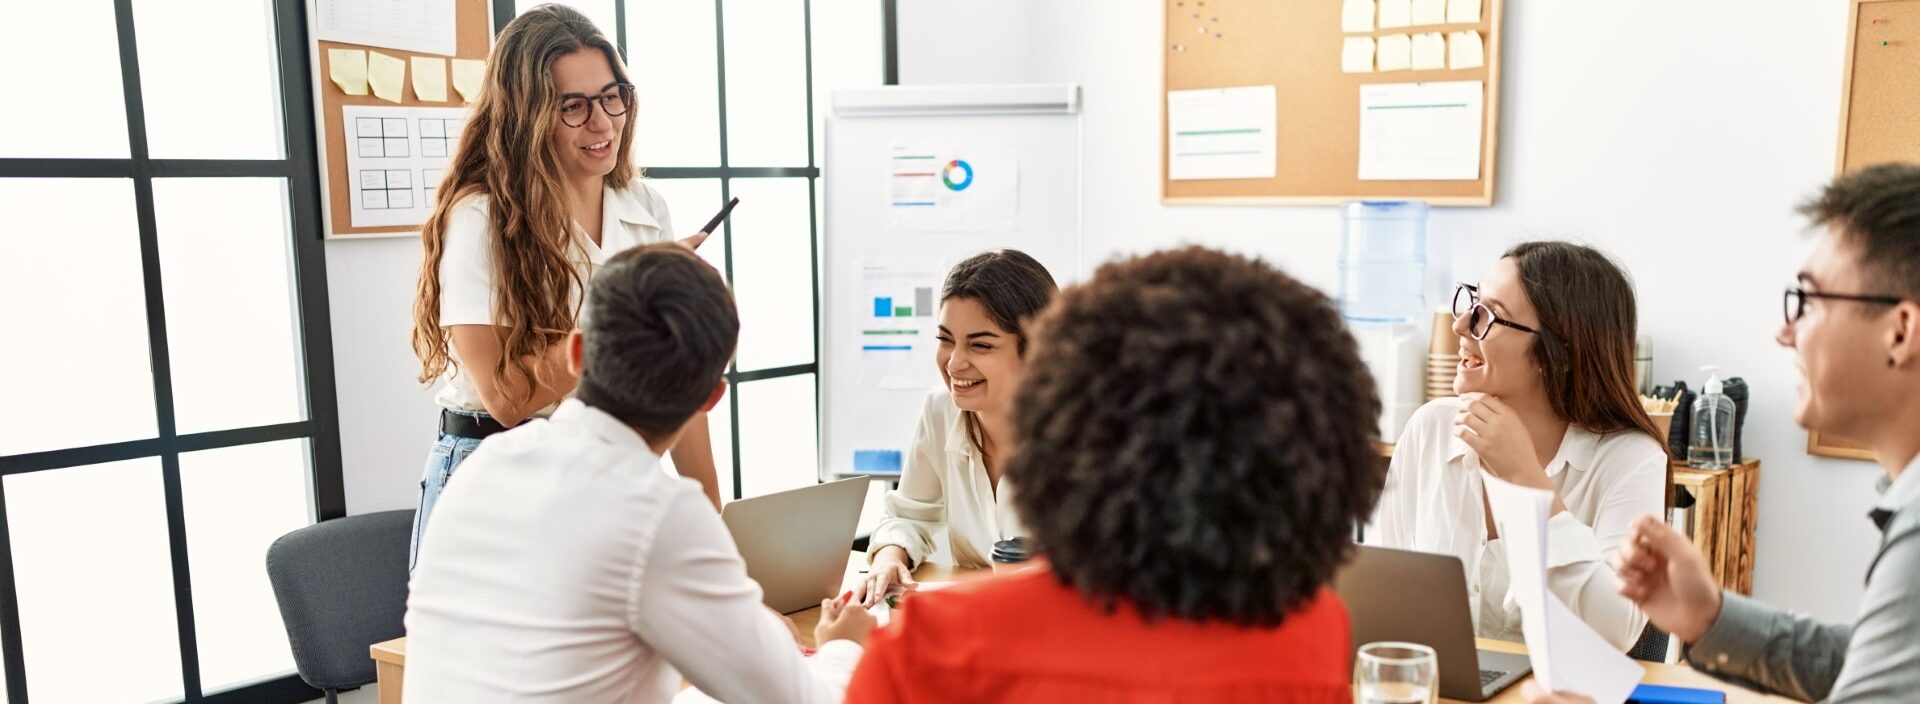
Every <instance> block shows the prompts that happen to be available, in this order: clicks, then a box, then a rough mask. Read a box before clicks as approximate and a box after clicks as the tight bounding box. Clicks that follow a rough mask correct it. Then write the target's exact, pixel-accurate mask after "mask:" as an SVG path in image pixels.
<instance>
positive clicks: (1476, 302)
mask: <svg viewBox="0 0 1920 704" xmlns="http://www.w3.org/2000/svg"><path fill="white" fill-rule="evenodd" d="M1462 316H1465V317H1466V318H1467V333H1468V334H1470V335H1473V339H1475V340H1485V339H1487V333H1489V332H1493V326H1495V325H1505V326H1507V327H1510V328H1513V329H1515V330H1519V331H1520V332H1524V333H1528V334H1531V335H1538V334H1540V331H1538V330H1535V329H1533V328H1530V327H1527V326H1525V325H1521V324H1519V323H1516V322H1513V321H1511V320H1501V319H1500V316H1498V315H1494V314H1493V309H1492V308H1488V307H1486V306H1485V305H1482V304H1481V303H1480V287H1479V286H1475V285H1473V284H1454V286H1453V317H1454V319H1456V320H1457V319H1459V318H1461V317H1462Z"/></svg>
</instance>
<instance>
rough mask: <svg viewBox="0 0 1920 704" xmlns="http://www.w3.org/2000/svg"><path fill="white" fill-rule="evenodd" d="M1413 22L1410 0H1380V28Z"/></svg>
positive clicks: (1401, 25)
mask: <svg viewBox="0 0 1920 704" xmlns="http://www.w3.org/2000/svg"><path fill="white" fill-rule="evenodd" d="M1410 24H1413V3H1412V2H1411V0H1380V28H1381V29H1393V28H1395V27H1405V26H1407V25H1410Z"/></svg>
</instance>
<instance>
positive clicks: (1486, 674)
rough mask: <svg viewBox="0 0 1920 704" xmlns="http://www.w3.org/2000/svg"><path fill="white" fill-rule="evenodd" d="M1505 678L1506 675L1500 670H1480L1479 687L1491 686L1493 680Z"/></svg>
mask: <svg viewBox="0 0 1920 704" xmlns="http://www.w3.org/2000/svg"><path fill="white" fill-rule="evenodd" d="M1506 676H1507V673H1505V672H1503V671H1500V670H1481V671H1480V686H1482V687H1485V686H1487V685H1490V684H1493V681H1494V680H1497V679H1500V678H1502V677H1506Z"/></svg>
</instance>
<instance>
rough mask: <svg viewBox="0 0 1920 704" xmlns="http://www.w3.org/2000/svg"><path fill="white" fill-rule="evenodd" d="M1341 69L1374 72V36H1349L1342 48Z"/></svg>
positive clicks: (1353, 71) (1355, 71) (1349, 71)
mask: <svg viewBox="0 0 1920 704" xmlns="http://www.w3.org/2000/svg"><path fill="white" fill-rule="evenodd" d="M1340 70H1341V71H1344V72H1346V73H1373V37H1347V41H1346V44H1344V45H1343V46H1342V47H1341V49H1340Z"/></svg>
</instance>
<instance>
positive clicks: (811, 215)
mask: <svg viewBox="0 0 1920 704" xmlns="http://www.w3.org/2000/svg"><path fill="white" fill-rule="evenodd" d="M800 17H801V22H800V26H801V29H800V31H801V38H802V39H803V40H804V41H805V42H806V45H805V46H806V53H807V62H806V65H807V170H808V171H809V172H811V175H809V176H807V277H808V280H809V281H811V282H812V288H813V290H812V293H813V364H812V365H811V366H812V367H813V368H814V369H815V370H818V369H819V366H820V338H821V334H820V203H819V199H820V197H819V191H820V189H819V183H818V180H819V174H820V170H819V168H818V166H819V165H818V164H816V163H815V161H816V159H815V156H814V153H813V150H814V147H815V145H814V143H813V97H814V96H813V0H800ZM825 427H826V426H825V425H824V424H822V423H821V422H820V375H819V374H817V373H816V374H814V375H813V432H814V436H813V440H814V447H816V448H819V452H820V453H824V452H825V451H826V447H827V444H826V442H824V440H825V438H824V437H823V436H824V435H825V434H826V431H825V430H824V428H825ZM816 458H817V459H824V458H825V455H824V454H816ZM825 465H826V463H825V462H820V464H819V466H816V467H815V468H814V477H813V478H814V481H819V480H820V468H821V467H824V466H825Z"/></svg>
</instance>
